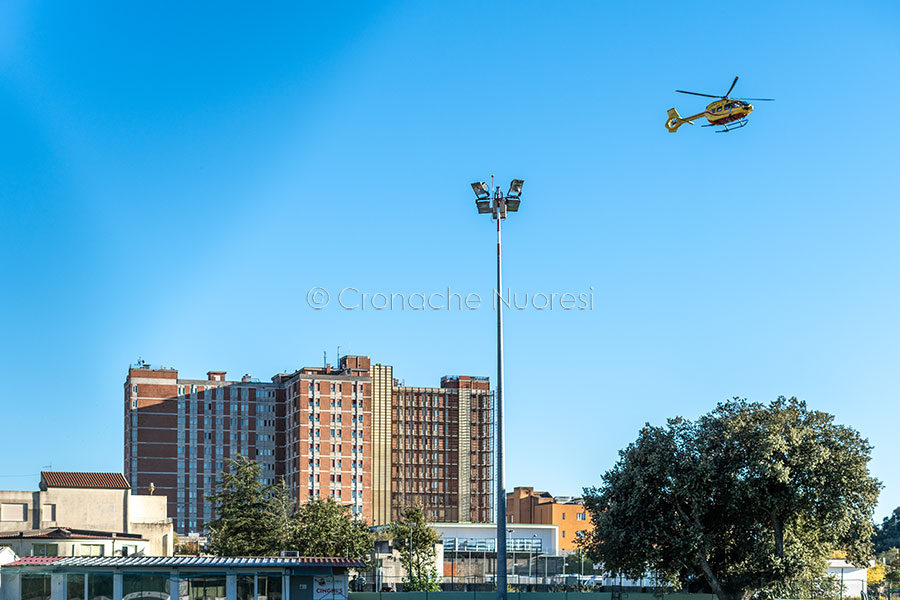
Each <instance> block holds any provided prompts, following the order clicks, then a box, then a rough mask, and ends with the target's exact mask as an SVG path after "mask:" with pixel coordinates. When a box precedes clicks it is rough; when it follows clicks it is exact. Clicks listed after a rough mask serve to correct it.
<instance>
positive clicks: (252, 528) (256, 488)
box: [206, 455, 272, 556]
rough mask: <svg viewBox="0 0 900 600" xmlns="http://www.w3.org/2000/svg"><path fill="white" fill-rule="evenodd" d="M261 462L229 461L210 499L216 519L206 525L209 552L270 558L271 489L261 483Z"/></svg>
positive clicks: (241, 458) (240, 459) (233, 459)
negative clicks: (268, 556) (227, 467)
mask: <svg viewBox="0 0 900 600" xmlns="http://www.w3.org/2000/svg"><path fill="white" fill-rule="evenodd" d="M260 476H261V470H260V466H259V464H258V463H256V462H254V461H252V460H250V459H249V458H247V457H246V456H240V455H238V456H236V457H234V458H232V459H231V460H230V461H229V470H228V471H226V472H224V473H222V474H221V475H220V477H221V483H220V484H219V486H218V488H217V490H216V493H215V495H213V496H211V497H210V500H211V501H212V502H213V503H214V504H215V508H216V518H215V520H213V521H211V522H209V523H207V525H206V527H207V530H208V531H209V534H210V544H209V550H210V552H212V553H213V554H215V555H217V556H267V555H269V554H271V550H272V539H271V531H270V530H269V528H268V527H266V526H265V525H266V522H267V521H268V520H269V518H270V515H269V511H270V496H271V494H270V493H269V490H267V488H266V486H265V485H263V484H262V482H261V481H260Z"/></svg>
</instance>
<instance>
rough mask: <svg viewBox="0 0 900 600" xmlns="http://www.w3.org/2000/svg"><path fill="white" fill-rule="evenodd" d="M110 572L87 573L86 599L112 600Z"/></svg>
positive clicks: (111, 577)
mask: <svg viewBox="0 0 900 600" xmlns="http://www.w3.org/2000/svg"><path fill="white" fill-rule="evenodd" d="M112 597H113V576H112V573H88V593H87V600H112Z"/></svg>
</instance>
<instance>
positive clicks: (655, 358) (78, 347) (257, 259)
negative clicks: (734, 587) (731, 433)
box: [0, 1, 900, 520]
mask: <svg viewBox="0 0 900 600" xmlns="http://www.w3.org/2000/svg"><path fill="white" fill-rule="evenodd" d="M732 7H733V8H732ZM898 30H900V8H898V6H897V4H896V3H894V2H889V1H883V2H879V1H874V2H867V3H839V2H817V3H812V2H803V3H782V2H758V3H754V4H751V5H747V4H746V3H722V4H720V5H716V6H715V7H714V10H712V9H711V8H710V6H709V5H699V4H698V5H695V6H690V5H676V4H672V3H641V4H640V6H637V5H634V4H633V3H591V2H583V3H553V4H549V3H546V2H509V3H482V2H454V3H448V2H424V3H418V2H408V3H400V2H397V3H367V2H359V3H342V4H332V3H306V4H299V5H298V3H290V4H289V3H285V4H281V5H267V6H266V7H263V8H260V7H253V8H249V7H248V6H246V5H245V4H239V3H214V4H213V3H209V4H206V5H201V4H197V5H192V6H189V7H185V6H184V5H183V3H169V4H166V3H155V4H153V5H146V6H135V5H127V6H126V5H122V4H121V3H113V2H109V3H88V4H84V3H81V4H77V5H60V4H58V3H57V4H51V3H47V2H33V3H25V2H21V3H17V2H8V3H3V4H2V5H0V128H2V136H3V137H2V139H3V142H2V144H0V244H2V252H0V275H2V282H3V283H2V285H3V287H2V290H3V293H2V295H0V340H2V341H0V375H2V376H3V377H4V378H5V380H6V382H7V384H6V385H5V386H3V391H2V392H0V401H2V408H3V411H2V412H3V415H4V416H3V428H2V429H3V441H4V446H5V448H6V449H7V450H5V451H4V452H2V453H0V488H4V489H10V488H21V489H34V486H35V485H36V484H37V476H36V474H37V473H38V471H40V470H41V468H42V467H44V466H45V465H50V464H52V466H53V468H54V469H58V470H120V469H121V468H122V420H123V419H122V383H123V381H124V378H125V375H126V369H127V367H128V364H129V363H132V362H134V361H136V360H137V359H138V357H143V358H144V359H145V360H147V361H149V362H151V363H152V364H156V365H159V364H162V365H166V366H173V367H177V368H178V369H179V371H180V373H181V374H182V375H183V376H185V377H203V376H204V374H205V373H206V371H207V370H210V369H224V370H227V371H229V373H230V374H231V375H234V376H238V375H241V374H243V373H245V372H249V373H252V374H253V375H255V376H257V377H260V378H261V379H264V380H265V379H268V378H269V377H270V376H271V375H272V374H274V373H275V372H278V371H281V370H285V369H294V368H297V367H300V366H303V365H318V364H320V363H321V361H322V352H323V351H327V352H328V354H329V357H330V358H331V360H333V357H334V355H335V353H336V347H337V346H340V347H341V349H342V352H344V353H347V352H353V353H359V354H368V355H370V356H372V358H373V359H374V360H376V361H379V362H382V363H388V364H392V365H394V368H395V373H396V374H397V376H398V377H400V378H402V379H404V380H405V381H406V383H407V384H415V385H436V384H437V383H438V381H439V378H440V376H441V375H444V374H478V375H490V376H492V378H493V374H494V352H495V350H494V331H493V320H494V317H495V315H494V313H493V312H492V311H490V310H487V309H481V310H477V311H421V312H411V311H393V312H391V311H374V310H365V311H344V310H340V309H339V308H335V307H334V306H329V307H328V308H326V309H324V310H321V311H315V310H312V309H310V308H309V307H308V306H307V304H306V294H307V291H308V290H309V289H310V288H311V287H313V286H323V287H325V288H327V289H329V290H330V291H332V292H335V291H338V290H340V289H341V288H344V287H347V286H353V287H355V288H358V289H360V290H363V291H367V292H371V293H374V292H396V293H406V294H411V293H414V292H421V293H431V292H439V291H442V290H445V289H446V288H447V287H448V286H449V287H450V288H451V289H452V290H453V291H455V292H461V293H468V292H475V293H479V294H481V295H482V296H484V297H487V296H489V294H490V289H491V286H492V284H493V277H494V263H493V253H494V239H493V229H492V227H493V226H492V224H491V222H490V220H489V219H486V218H484V217H481V216H479V215H477V214H475V210H474V205H473V198H472V195H471V190H470V189H469V187H468V184H469V182H471V181H475V180H477V179H485V178H488V177H489V176H490V174H491V173H496V174H497V176H498V178H499V181H501V182H502V183H503V184H504V185H505V184H506V183H507V182H508V181H509V180H510V179H511V178H513V177H522V178H524V179H525V181H526V183H525V190H524V191H525V193H524V195H523V202H522V209H521V211H520V212H519V213H518V214H517V215H515V218H513V219H510V221H509V222H508V223H507V225H506V227H505V228H504V248H505V255H504V256H505V277H506V284H508V285H509V286H510V287H512V288H513V289H514V290H515V291H517V292H519V293H526V292H527V293H534V292H545V293H553V292H557V293H562V292H574V293H581V292H586V291H588V290H589V289H590V288H593V293H594V297H595V302H594V309H593V310H591V311H570V312H563V311H552V312H551V311H536V310H525V311H519V312H513V313H510V314H508V316H507V319H506V324H507V337H506V343H507V377H506V383H507V403H508V405H507V410H508V442H507V443H508V453H509V459H508V486H509V487H512V486H514V485H533V486H535V487H538V488H541V489H546V490H548V491H551V492H552V493H556V494H576V493H578V492H579V491H580V489H581V488H582V487H583V486H589V485H593V484H596V483H598V482H599V476H600V474H601V473H602V472H603V471H604V470H606V469H607V468H609V467H610V466H611V464H612V463H613V462H614V461H615V459H616V452H617V450H618V449H619V448H621V447H623V446H624V445H626V444H627V443H628V442H629V441H631V440H632V439H634V437H635V435H636V433H637V431H638V429H639V427H640V426H641V425H642V424H643V423H644V422H646V421H650V422H653V423H662V422H663V421H664V419H665V418H666V417H668V416H673V415H676V414H681V415H684V416H687V417H696V416H698V415H700V414H702V413H705V412H707V411H709V410H711V409H712V408H713V407H714V406H715V404H716V403H717V402H718V401H721V400H724V399H726V398H730V397H732V396H741V397H747V398H750V399H753V400H762V401H768V400H771V399H773V398H775V397H776V396H778V395H781V394H783V395H796V396H798V397H800V398H802V399H804V400H806V401H807V402H808V403H809V404H810V405H811V406H812V407H814V408H817V409H821V410H826V411H829V412H832V413H834V414H835V415H836V416H837V418H838V420H839V421H840V422H842V423H846V424H848V425H850V426H852V427H854V428H856V429H858V430H859V431H860V432H862V434H863V435H865V436H867V437H868V438H869V440H870V441H871V442H872V443H873V444H874V446H875V451H874V459H873V461H872V463H871V467H872V471H873V473H874V474H875V475H876V476H877V477H879V478H880V479H881V480H882V481H883V482H884V484H885V488H884V492H883V494H882V500H881V504H880V506H879V509H878V511H877V513H876V517H877V519H878V520H880V518H881V517H882V516H884V515H885V514H887V513H888V512H890V511H891V510H892V509H893V508H894V507H895V506H897V505H900V473H898V470H897V469H896V468H895V457H896V455H897V454H898V452H900V442H898V436H897V435H896V431H897V425H896V424H897V422H898V419H900V403H898V397H897V396H898V384H900V381H898V380H900V370H898V368H897V365H898V362H900V346H898V344H897V341H896V340H897V339H898V338H900V317H898V311H897V306H898V305H900V284H898V278H897V276H896V274H897V272H898V267H900V264H898V263H900V241H898V236H897V230H898V220H900V219H898V217H900V207H898V202H897V200H898V196H900V195H898V192H897V186H896V171H897V156H898V150H900V148H898V141H897V140H898V139H900V137H898V134H900V127H898V125H897V121H896V118H895V116H894V115H893V112H892V107H893V103H894V99H895V98H897V97H898V96H900V80H898V79H897V77H895V76H894V74H895V73H896V61H897V59H898V58H900V37H898V36H897V34H896V32H897V31H898ZM735 75H740V78H741V79H740V81H739V82H738V85H737V87H736V89H735V92H734V94H735V95H737V96H741V95H747V96H763V97H774V98H776V99H777V101H776V102H773V103H757V109H756V111H755V112H754V114H753V115H752V117H751V123H750V125H749V126H748V127H746V128H744V129H742V130H740V131H738V132H736V133H733V134H729V135H717V134H715V133H713V131H712V130H711V129H710V128H705V129H704V128H700V127H689V126H685V127H682V128H681V130H680V131H679V132H678V133H677V134H675V135H672V134H669V133H667V132H666V130H665V129H664V127H663V123H664V121H665V118H666V110H667V109H668V108H670V107H673V106H674V107H677V108H678V109H679V110H680V111H681V113H682V114H691V113H693V112H699V111H700V110H702V108H703V107H704V106H705V102H704V99H702V98H697V97H690V96H684V95H681V94H675V93H674V91H673V90H675V89H689V90H696V91H700V92H707V93H724V92H725V90H727V88H728V86H729V85H730V83H731V80H732V78H733V77H734V76H735Z"/></svg>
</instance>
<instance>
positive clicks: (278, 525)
mask: <svg viewBox="0 0 900 600" xmlns="http://www.w3.org/2000/svg"><path fill="white" fill-rule="evenodd" d="M266 492H267V501H266V514H265V520H264V522H265V529H266V539H267V540H268V550H269V552H268V553H269V554H271V555H272V556H278V555H279V554H281V552H282V551H283V550H295V549H296V542H297V534H298V530H299V526H300V524H299V521H298V519H297V501H296V500H294V498H293V497H292V496H291V493H290V490H289V489H288V487H287V484H286V483H285V481H284V479H283V478H282V479H280V480H279V481H278V483H276V484H275V485H273V486H271V487H270V488H268V489H267V490H266Z"/></svg>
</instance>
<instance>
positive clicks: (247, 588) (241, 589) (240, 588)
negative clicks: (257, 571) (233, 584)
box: [237, 575, 255, 600]
mask: <svg viewBox="0 0 900 600" xmlns="http://www.w3.org/2000/svg"><path fill="white" fill-rule="evenodd" d="M254 580H255V577H254V576H253V575H238V576H237V600H253V586H254Z"/></svg>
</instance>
